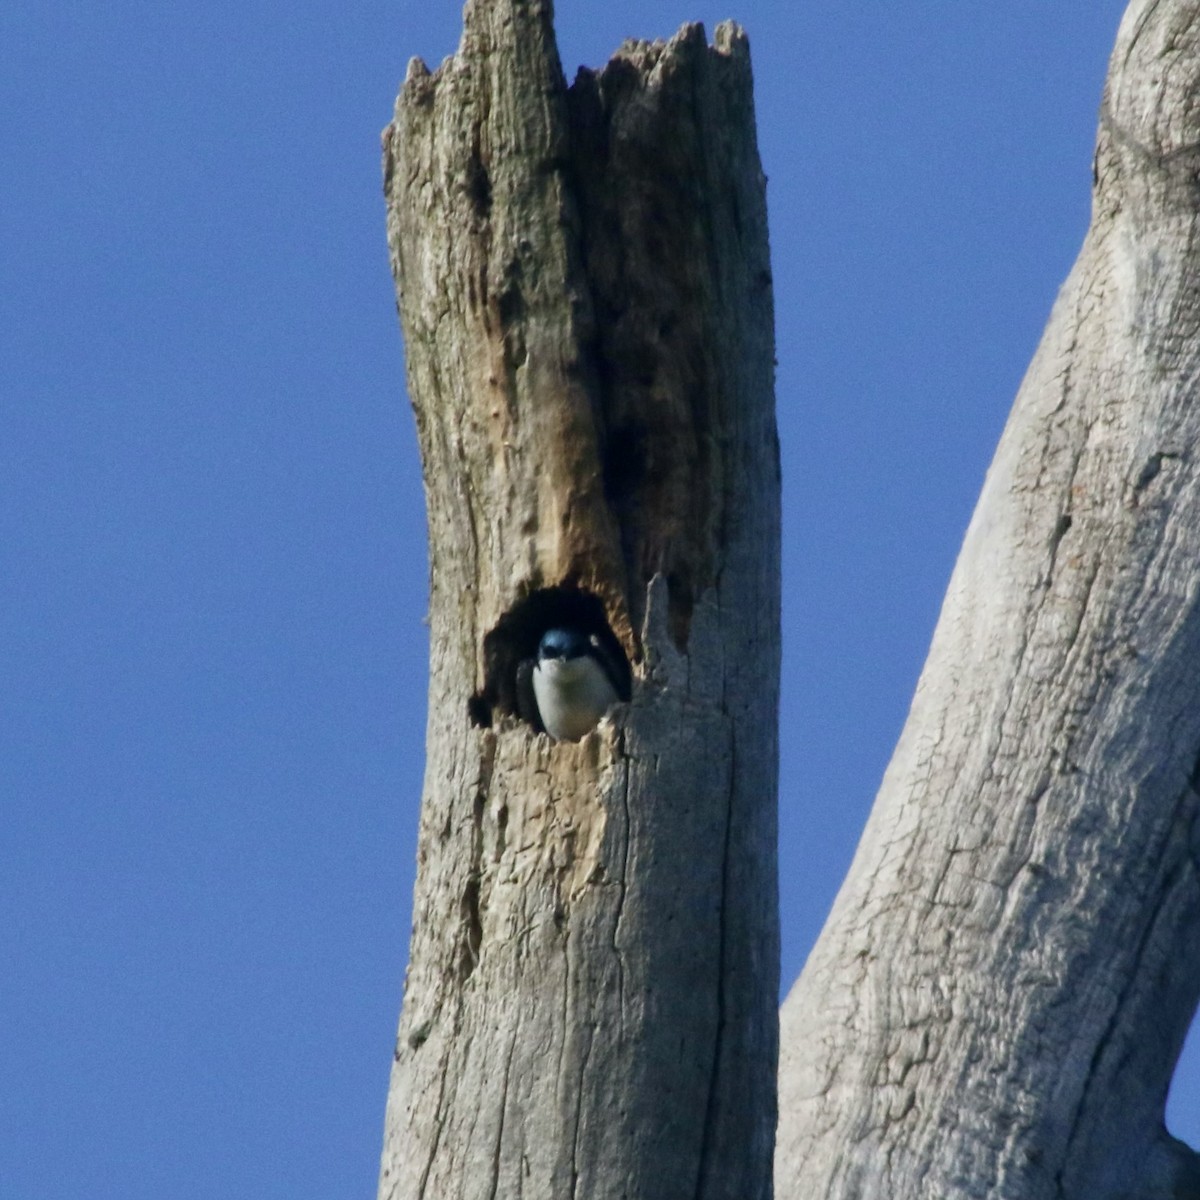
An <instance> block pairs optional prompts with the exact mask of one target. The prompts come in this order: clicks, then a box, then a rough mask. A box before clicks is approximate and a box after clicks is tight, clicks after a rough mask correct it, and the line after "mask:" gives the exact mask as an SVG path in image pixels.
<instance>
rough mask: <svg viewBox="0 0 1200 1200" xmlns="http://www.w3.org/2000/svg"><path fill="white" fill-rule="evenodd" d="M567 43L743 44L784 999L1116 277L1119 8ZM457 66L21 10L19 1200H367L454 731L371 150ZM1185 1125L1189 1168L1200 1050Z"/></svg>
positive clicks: (848, 20)
mask: <svg viewBox="0 0 1200 1200" xmlns="http://www.w3.org/2000/svg"><path fill="white" fill-rule="evenodd" d="M848 7H849V8H851V9H852V11H849V12H848V11H847V8H848ZM560 9H561V11H560V13H559V18H558V25H559V36H560V45H561V48H562V57H563V60H564V66H565V67H566V70H567V73H568V75H571V74H573V72H574V69H575V67H576V65H578V64H579V63H589V64H598V63H600V62H602V61H603V60H604V59H605V58H606V57H607V56H608V54H609V53H610V51H611V50H612V49H613V48H615V46H616V45H617V44H618V43H619V42H620V41H621V40H622V39H623V38H624V37H626V36H633V35H636V36H647V37H653V36H664V35H668V34H670V33H671V32H673V31H674V29H675V28H676V27H677V26H678V25H679V24H680V23H682V22H683V21H685V20H692V19H700V20H703V21H704V22H705V23H706V24H707V26H708V28H709V30H710V31H711V29H712V27H713V25H714V24H715V23H716V22H717V21H718V20H720V19H721V18H723V17H726V16H734V17H736V18H737V19H739V20H741V21H742V23H743V24H744V25H745V26H746V27H747V29H748V31H749V34H750V39H751V46H752V51H753V55H754V64H755V74H756V85H757V104H758V115H759V126H760V145H761V151H762V155H763V159H764V164H765V167H766V170H767V174H768V176H769V178H770V184H769V193H768V198H769V204H770V216H771V238H772V253H773V257H774V263H775V286H776V304H777V310H778V357H779V376H778V401H779V418H780V429H781V436H782V443H783V455H784V478H785V526H784V528H785V541H786V549H785V570H786V577H785V586H786V595H785V601H784V622H785V628H784V639H785V683H784V695H783V711H782V720H783V722H784V729H785V736H784V738H783V745H784V757H783V763H782V797H781V805H782V845H781V855H782V879H783V888H782V895H781V906H782V915H783V930H784V961H783V974H784V978H785V980H786V981H787V982H789V983H790V981H791V980H792V978H794V976H795V975H796V973H797V972H798V970H799V968H800V966H801V964H802V962H803V959H804V956H805V954H806V953H807V950H808V948H809V946H810V945H811V943H812V940H813V939H814V937H815V936H816V933H817V931H818V930H819V927H820V923H821V921H822V919H823V917H824V914H825V911H826V909H827V907H828V905H829V903H830V900H831V899H832V896H833V893H834V891H835V889H836V887H837V885H838V882H839V881H840V879H841V876H842V873H843V872H844V870H845V868H846V865H847V864H848V861H849V858H850V854H851V852H852V850H853V847H854V843H855V841H856V838H857V835H858V831H859V829H860V828H861V825H862V822H863V820H864V818H865V815H866V812H867V809H868V807H869V805H870V802H871V799H872V797H873V794H874V791H875V788H876V786H877V784H878V781H879V778H880V775H881V774H882V771H883V767H884V765H885V763H886V761H887V758H888V756H889V754H890V751H891V747H892V744H893V742H894V740H895V737H896V735H897V733H898V732H899V729H900V726H901V723H902V721H903V719H904V715H905V712H906V710H907V706H908V701H909V697H910V695H911V691H912V687H913V684H914V682H915V680H916V676H917V673H918V671H919V669H920V665H921V662H922V659H923V657H924V653H925V649H926V646H927V643H928V639H929V635H930V632H931V631H932V627H933V623H934V620H935V618H936V615H937V609H938V605H939V603H940V598H941V593H942V590H943V588H944V586H945V583H946V580H947V578H948V575H949V571H950V568H951V566H952V563H953V560H954V557H955V554H956V552H957V548H958V543H959V540H960V538H961V536H962V533H963V531H964V529H965V526H966V522H967V519H968V516H969V514H970V510H971V507H972V504H973V502H974V498H975V495H976V493H977V491H978V488H979V486H980V483H981V482H982V478H983V473H984V470H985V468H986V465H987V462H988V459H989V458H990V455H991V451H992V447H993V445H994V443H995V440H996V438H997V436H998V434H999V431H1000V428H1001V426H1002V423H1003V421H1004V418H1005V415H1006V413H1007V410H1008V407H1009V405H1010V403H1011V401H1012V397H1013V395H1014V393H1015V391H1016V388H1017V385H1018V383H1019V381H1020V378H1021V375H1022V373H1023V371H1024V368H1025V365H1026V363H1027V362H1028V360H1029V357H1030V355H1031V353H1032V351H1033V349H1034V346H1035V344H1036V341H1037V338H1038V335H1039V333H1040V331H1041V328H1042V325H1043V323H1044V321H1045V318H1046V315H1047V313H1048V311H1049V308H1050V304H1051V302H1052V300H1053V297H1054V294H1055V291H1056V289H1057V287H1058V286H1059V284H1060V283H1061V281H1062V280H1063V278H1064V277H1065V275H1066V273H1067V271H1068V269H1069V267H1070V265H1071V262H1072V260H1073V258H1074V256H1075V253H1076V251H1077V249H1078V246H1079V243H1080V240H1081V238H1082V236H1083V232H1084V229H1085V227H1086V222H1087V214H1088V204H1089V183H1090V163H1091V145H1092V140H1093V136H1094V127H1095V117H1096V109H1097V104H1098V100H1099V95H1100V88H1101V83H1102V80H1103V74H1104V67H1105V61H1106V58H1107V55H1108V51H1109V48H1110V46H1111V43H1112V39H1113V36H1114V33H1115V30H1116V27H1117V23H1118V20H1119V17H1120V10H1121V5H1120V4H1119V3H1117V2H1116V0H1087V2H1084V0H1061V2H1060V3H1057V4H1055V5H1046V4H1044V3H1040V2H1038V3H1034V2H1033V0H1019V2H1016V3H1011V4H1007V5H1001V6H995V5H984V4H975V3H962V0H956V2H954V3H951V2H949V0H944V2H943V3H935V4H929V5H924V6H898V5H894V4H884V3H879V2H864V3H862V4H859V5H856V6H846V5H840V4H833V3H828V2H820V3H810V4H806V5H798V6H792V5H784V4H779V3H771V2H768V0H744V2H742V3H740V4H738V5H737V6H731V7H729V8H726V7H713V6H712V5H711V4H710V3H709V2H708V0H704V2H703V3H692V2H691V0H687V2H685V0H642V2H640V3H633V2H632V0H576V2H574V3H567V2H565V0H564V2H563V3H561V4H560ZM914 9H916V10H918V11H914ZM997 10H1000V11H997ZM458 26H459V13H458V8H457V5H456V4H428V3H426V4H414V3H412V2H411V0H390V2H388V3H383V2H382V0H361V2H360V3H357V4H354V5H348V6H347V5H334V4H327V3H317V2H311V0H297V2H296V3H293V4H290V5H286V6H285V5H279V4H268V3H265V2H264V0H241V2H240V3H238V4H232V3H227V2H225V0H213V2H212V3H209V4H206V5H200V6H182V5H181V6H175V5H162V4H157V3H149V2H140V3H135V2H131V0H113V2H112V3H109V4H107V5H105V6H100V5H85V4H79V3H75V4H72V3H67V2H65V0H63V2H57V3H56V2H54V0H10V3H8V4H6V5H5V6H4V7H3V9H2V10H0V97H2V100H3V107H2V109H0V111H2V112H3V114H4V115H3V117H0V148H2V149H3V156H4V162H5V163H6V166H7V169H6V170H5V171H4V172H3V176H2V178H0V201H2V203H3V207H4V211H5V214H6V220H5V221H4V222H3V224H2V226H0V264H2V267H3V279H4V289H3V292H4V294H3V299H2V300H0V306H2V307H0V312H2V316H0V380H2V381H3V396H4V402H3V405H2V406H0V419H2V422H3V429H2V436H0V566H2V570H0V603H2V605H3V614H4V615H3V624H2V629H3V634H2V635H0V672H2V675H3V678H4V680H5V684H6V686H5V688H4V690H3V695H2V697H0V709H2V711H0V755H2V761H3V762H4V765H5V769H4V773H3V776H0V778H2V780H3V783H2V784H0V786H2V787H3V789H4V793H5V794H4V796H3V813H4V828H5V836H4V837H3V838H2V839H0V905H2V907H3V911H4V912H5V914H6V920H5V921H4V923H3V927H2V928H0V961H2V962H3V963H4V964H5V970H4V972H3V974H2V975H0V1074H2V1075H3V1078H4V1080H5V1083H4V1087H3V1088H2V1089H0V1195H3V1196H4V1197H5V1198H6V1200H9V1198H12V1200H26V1198H28V1200H68V1198H69V1200H78V1198H79V1197H81V1196H83V1197H87V1198H88V1200H109V1198H112V1200H117V1198H120V1200H142V1198H146V1200H149V1198H151V1197H154V1198H155V1200H157V1198H158V1197H161V1196H162V1195H163V1194H164V1193H166V1192H168V1191H169V1192H170V1194H171V1195H172V1196H173V1197H174V1198H175V1200H201V1198H204V1200H208V1198H210V1197H213V1196H223V1197H224V1196H228V1197H234V1198H238V1197H248V1198H249V1197H253V1198H255V1200H271V1198H274V1197H279V1198H280V1200H282V1198H284V1197H286V1198H287V1200H307V1198H310V1197H311V1198H312V1200H318V1198H319V1200H341V1198H347V1200H349V1198H350V1197H363V1196H372V1195H373V1194H374V1186H375V1175H376V1169H377V1160H378V1153H379V1145H380V1136H381V1124H382V1117H383V1106H384V1100H385V1094H386V1086H387V1074H388V1069H389V1065H390V1057H391V1043H392V1038H393V1032H394V1028H395V1024H396V1019H397V1016H398V1012H399V1004H400V996H401V987H402V977H403V969H404V960H405V955H406V950H407V938H408V920H409V903H410V893H411V889H412V878H413V859H414V837H415V830H416V820H417V804H418V798H419V790H420V778H421V767H422V752H423V747H422V738H423V732H424V704H425V689H426V677H425V672H426V641H425V630H424V627H423V625H422V623H421V618H422V615H423V612H424V605H425V594H426V559H425V542H424V538H425V532H424V513H423V508H422V497H421V490H420V474H419V465H418V461H417V456H416V449H415V443H414V438H413V430H412V421H411V416H410V414H409V410H408V406H407V402H406V400H405V396H404V391H403V368H402V362H403V360H402V349H401V344H400V337H399V332H398V329H397V324H396V319H395V310H394V301H393V296H392V290H391V280H390V277H389V273H388V266H387V258H386V249H385V244H384V233H383V206H382V199H381V196H380V185H379V163H378V134H379V130H380V129H381V128H382V126H383V125H384V124H385V123H386V122H387V121H388V119H389V117H390V113H391V106H392V102H393V98H394V95H395V91H396V88H397V84H398V81H399V80H400V79H401V78H402V76H403V74H404V68H405V63H406V61H407V60H408V58H409V57H410V56H412V55H414V54H419V55H421V56H422V57H424V58H426V59H427V61H429V62H430V63H431V64H433V63H436V62H438V61H440V59H441V58H442V57H443V56H445V55H446V54H448V53H450V52H451V51H452V50H453V48H454V45H455V43H456V40H457V32H458ZM1193 1059H1194V1060H1196V1061H1195V1062H1193ZM1172 1123H1173V1128H1174V1129H1175V1131H1176V1132H1177V1133H1179V1134H1180V1135H1181V1136H1185V1137H1188V1138H1190V1139H1191V1140H1192V1141H1196V1140H1200V1053H1197V1054H1196V1055H1191V1056H1189V1058H1188V1062H1187V1064H1186V1069H1185V1071H1184V1072H1182V1073H1181V1078H1180V1080H1179V1081H1178V1084H1177V1087H1176V1096H1175V1101H1174V1104H1173V1107H1172Z"/></svg>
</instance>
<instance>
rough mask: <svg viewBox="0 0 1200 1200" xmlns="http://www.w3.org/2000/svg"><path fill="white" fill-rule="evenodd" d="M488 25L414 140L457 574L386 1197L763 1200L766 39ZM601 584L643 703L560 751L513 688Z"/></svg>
mask: <svg viewBox="0 0 1200 1200" xmlns="http://www.w3.org/2000/svg"><path fill="white" fill-rule="evenodd" d="M465 20H466V27H465V31H464V35H463V40H462V44H461V45H460V48H459V51H458V53H457V54H456V55H455V56H454V57H453V58H451V59H448V60H447V61H446V62H445V63H443V64H442V66H441V67H440V68H439V69H438V70H437V71H436V72H434V73H432V74H431V73H430V72H429V71H428V70H427V69H426V68H425V67H424V66H423V65H422V64H421V63H419V62H416V61H414V62H413V63H412V64H410V67H409V70H408V75H407V78H406V80H405V83H404V86H403V89H402V91H401V94H400V97H399V100H398V103H397V107H396V114H395V119H394V121H393V123H392V124H391V125H390V126H389V127H388V129H387V130H386V131H385V137H384V178H385V190H386V194H387V212H388V235H389V243H390V247H391V253H392V261H393V267H394V271H395V275H396V283H397V295H398V298H399V302H400V314H401V319H402V325H403V331H404V339H405V349H406V354H407V367H408V382H409V394H410V397H411V398H412V402H413V407H414V410H415V413H416V420H417V427H418V431H419V436H420V444H421V453H422V461H423V469H424V477H425V488H426V497H427V505H428V512H429V533H430V547H431V556H432V562H431V568H430V609H429V627H430V667H431V684H430V697H429V725H428V737H427V763H426V774H425V784H424V794H423V797H422V806H421V822H420V840H419V852H418V857H419V864H418V880H417V886H416V895H415V902H414V928H413V935H412V944H411V950H410V965H409V969H408V976H407V980H406V986H405V997H404V1005H403V1012H402V1015H401V1021H400V1033H399V1038H398V1041H397V1049H396V1062H395V1066H394V1072H393V1077H392V1084H391V1090H390V1095H389V1099H388V1115H387V1128H386V1134H385V1146H384V1154H383V1168H382V1176H381V1181H380V1196H381V1197H384V1198H393V1197H395V1198H405V1200H408V1198H416V1197H426V1198H429V1200H453V1198H457V1197H470V1198H475V1197H481V1198H494V1197H501V1198H504V1200H510V1198H515V1197H525V1198H529V1200H534V1198H545V1200H552V1198H553V1200H563V1198H567V1197H579V1200H604V1198H607V1197H612V1198H613V1200H616V1198H618V1197H623V1198H626V1200H634V1198H640V1200H671V1198H672V1197H679V1198H680V1200H683V1198H685V1197H686V1198H688V1200H693V1198H696V1197H706V1198H714V1200H715V1198H718V1197H722V1198H725V1197H727V1198H729V1200H734V1198H737V1200H753V1198H755V1197H766V1196H768V1195H769V1193H770V1187H771V1182H770V1176H771V1156H772V1147H773V1137H774V1130H775V1105H774V1088H773V1078H774V1072H775V1061H776V1047H777V1011H776V1006H777V998H778V929H777V921H778V917H777V903H776V885H775V869H776V868H775V855H776V848H775V811H776V760H777V695H778V659H779V461H778V445H777V441H776V433H775V423H774V400H773V333H772V306H771V285H770V270H769V261H768V254H767V234H766V212H765V203H764V180H763V177H762V173H761V169H760V167H759V162H758V157H757V150H756V147H755V136H754V119H753V105H752V94H751V76H750V66H749V56H748V49H747V45H746V41H745V38H744V37H743V35H742V34H741V32H740V31H739V30H738V29H737V28H736V27H734V26H730V25H723V26H721V27H720V28H718V29H717V31H716V33H715V38H714V44H713V45H712V46H711V47H710V46H708V45H707V44H706V42H705V39H704V36H703V32H702V31H701V30H700V29H699V27H696V26H690V27H685V28H684V29H683V30H681V31H680V33H679V34H678V35H677V36H676V37H675V38H674V39H672V40H671V42H670V43H668V44H662V43H656V44H646V43H630V44H627V45H626V46H624V47H623V48H622V49H621V51H620V52H619V53H618V54H617V55H616V57H615V58H614V59H613V60H612V62H610V63H609V64H608V66H607V67H605V68H604V69H603V70H602V71H599V72H597V73H595V74H590V73H589V74H584V75H582V76H580V77H579V78H578V79H577V80H576V81H575V83H574V85H573V86H572V87H571V88H570V89H568V88H567V86H566V84H565V82H564V80H563V78H562V75H561V71H560V67H559V63H558V59H557V54H556V51H555V47H554V41H553V33H552V30H551V26H550V11H549V5H548V4H546V3H538V2H535V0H478V2H475V3H472V4H469V5H468V7H467V10H466V17H465ZM559 588H561V589H564V590H563V591H561V592H559V591H555V590H554V589H559ZM579 594H584V595H587V596H592V597H595V598H596V601H597V603H598V606H599V611H601V612H603V613H604V614H605V616H606V617H607V620H608V622H609V623H610V625H611V629H612V631H613V633H614V634H615V636H616V639H617V640H618V641H619V643H620V644H621V646H622V648H623V650H624V651H625V653H626V655H627V656H628V658H629V660H630V662H631V663H632V665H633V670H634V681H633V698H632V702H631V703H630V704H628V705H623V706H621V707H619V708H618V709H616V710H614V711H613V712H612V713H611V714H610V716H609V717H608V718H606V719H605V720H604V721H603V722H602V723H601V725H600V727H599V728H598V729H597V730H596V731H595V732H593V733H592V734H590V735H588V736H587V737H586V738H584V740H582V741H581V742H578V743H566V742H564V743H556V742H553V741H551V740H550V739H549V738H548V737H547V736H545V735H544V734H537V733H535V732H533V730H532V729H531V728H530V727H529V725H527V724H525V723H523V722H522V721H520V720H519V719H518V718H517V717H516V716H515V715H514V714H513V713H512V712H511V711H506V709H510V708H511V707H512V706H511V704H509V703H508V699H507V693H506V687H507V686H508V679H507V677H508V676H509V675H511V673H512V669H513V667H514V665H515V660H514V657H513V656H514V655H515V654H516V653H517V652H518V650H519V648H520V647H519V646H518V645H517V643H519V642H520V641H521V640H522V638H524V637H526V636H527V634H528V631H529V622H530V621H532V620H533V618H532V617H531V616H530V614H531V613H533V612H534V609H532V608H530V607H529V605H531V604H534V603H541V602H545V603H550V604H553V603H554V602H556V599H557V600H562V598H563V597H564V596H576V597H577V596H578V595H579ZM547 597H549V599H548V600H547ZM539 611H540V610H539ZM394 952H395V953H397V954H398V953H400V952H401V951H400V949H399V948H395V951H394Z"/></svg>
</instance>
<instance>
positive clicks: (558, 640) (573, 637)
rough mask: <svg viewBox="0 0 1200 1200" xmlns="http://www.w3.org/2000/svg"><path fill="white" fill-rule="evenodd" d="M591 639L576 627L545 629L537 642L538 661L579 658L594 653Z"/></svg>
mask: <svg viewBox="0 0 1200 1200" xmlns="http://www.w3.org/2000/svg"><path fill="white" fill-rule="evenodd" d="M594 653H595V647H594V644H593V643H592V642H591V640H590V639H589V638H588V637H587V636H586V635H585V634H584V633H582V632H580V630H578V629H547V630H546V632H545V633H544V634H543V635H542V640H541V641H540V642H539V643H538V652H537V656H538V662H545V661H546V660H547V659H554V658H581V657H583V656H584V655H587V654H594Z"/></svg>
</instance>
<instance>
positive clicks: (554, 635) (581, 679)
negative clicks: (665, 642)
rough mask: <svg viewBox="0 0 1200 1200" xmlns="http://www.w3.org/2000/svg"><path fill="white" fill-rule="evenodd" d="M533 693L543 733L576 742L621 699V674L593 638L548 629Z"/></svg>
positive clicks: (606, 651)
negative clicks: (543, 728) (544, 730)
mask: <svg viewBox="0 0 1200 1200" xmlns="http://www.w3.org/2000/svg"><path fill="white" fill-rule="evenodd" d="M533 694H534V697H535V698H536V700H537V707H538V715H539V716H540V717H541V718H542V724H543V725H544V726H545V727H546V732H547V733H548V734H549V735H550V736H551V737H552V738H554V739H555V740H556V741H567V742H577V741H579V739H580V738H581V737H583V735H584V734H586V733H589V732H590V731H591V730H592V729H594V728H595V727H596V724H597V722H599V720H600V718H601V717H602V716H604V714H605V713H606V712H607V711H608V710H609V708H611V707H612V706H613V705H614V704H616V703H617V701H618V700H619V699H620V672H619V671H618V670H617V667H616V664H615V663H614V662H613V661H612V659H611V656H610V654H609V651H608V650H607V649H606V647H605V646H604V645H603V644H602V643H601V641H600V639H599V638H598V637H597V636H596V635H595V634H592V635H591V636H590V637H589V636H588V635H587V634H585V633H582V632H580V631H579V630H578V629H557V628H556V629H548V630H547V631H546V632H545V634H543V635H542V640H541V644H540V645H539V646H538V652H537V662H536V663H535V664H534V668H533Z"/></svg>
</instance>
